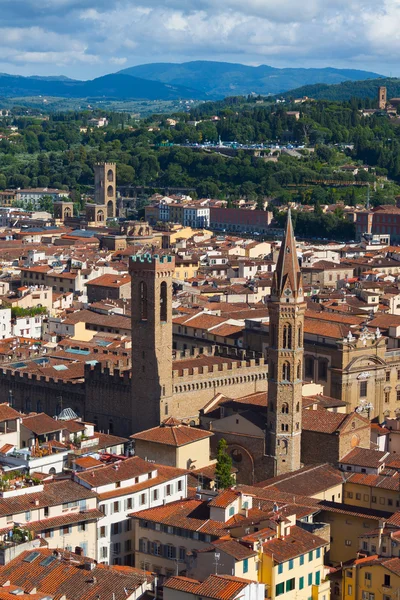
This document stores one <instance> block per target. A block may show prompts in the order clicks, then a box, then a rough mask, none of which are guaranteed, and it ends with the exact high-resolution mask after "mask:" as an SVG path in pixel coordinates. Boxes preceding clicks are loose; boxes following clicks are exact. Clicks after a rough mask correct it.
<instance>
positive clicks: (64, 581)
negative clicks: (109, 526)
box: [0, 548, 154, 600]
mask: <svg viewBox="0 0 400 600" xmlns="http://www.w3.org/2000/svg"><path fill="white" fill-rule="evenodd" d="M34 552H37V553H38V556H37V557H36V558H34V559H33V560H32V561H31V562H26V561H25V559H26V558H27V556H29V555H31V556H32V555H33V551H27V552H23V553H22V554H20V555H19V556H18V557H17V558H15V559H14V560H12V561H11V562H9V563H8V564H7V565H6V566H3V567H0V577H1V578H2V580H9V581H10V583H11V584H12V585H17V586H18V587H20V588H22V589H24V590H25V589H26V587H27V586H29V587H30V589H32V587H36V589H37V591H38V593H42V592H46V595H50V596H52V597H54V596H57V598H60V597H61V596H63V595H64V596H66V598H68V600H96V598H99V597H101V598H115V600H126V598H127V594H126V591H127V590H129V595H131V594H132V593H133V591H134V590H136V589H137V588H138V587H139V586H140V585H142V584H143V583H149V584H150V583H152V582H153V581H154V575H152V574H151V573H148V572H146V571H143V570H139V569H135V568H133V567H109V566H105V565H96V566H95V568H94V569H93V570H91V571H87V570H86V569H84V568H83V565H84V563H85V562H93V561H92V559H88V558H84V557H81V556H78V555H76V554H71V553H70V552H67V551H65V550H59V551H58V552H57V554H58V557H55V558H56V560H54V561H52V562H50V564H48V565H47V566H46V565H45V564H42V563H43V559H45V558H48V557H51V556H54V551H53V550H49V549H44V548H37V549H35V550H34ZM57 558H58V559H57ZM113 594H114V596H113Z"/></svg>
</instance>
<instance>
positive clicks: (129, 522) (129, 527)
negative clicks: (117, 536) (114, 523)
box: [124, 519, 132, 531]
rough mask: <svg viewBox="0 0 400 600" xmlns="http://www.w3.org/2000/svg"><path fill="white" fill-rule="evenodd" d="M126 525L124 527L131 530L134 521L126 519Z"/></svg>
mask: <svg viewBox="0 0 400 600" xmlns="http://www.w3.org/2000/svg"><path fill="white" fill-rule="evenodd" d="M124 523H125V526H124V529H125V531H131V530H132V521H131V520H130V519H126V521H124Z"/></svg>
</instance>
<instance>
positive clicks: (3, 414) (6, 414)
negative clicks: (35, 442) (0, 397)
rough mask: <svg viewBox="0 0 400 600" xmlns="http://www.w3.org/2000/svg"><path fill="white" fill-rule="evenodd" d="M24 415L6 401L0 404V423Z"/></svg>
mask: <svg viewBox="0 0 400 600" xmlns="http://www.w3.org/2000/svg"><path fill="white" fill-rule="evenodd" d="M22 416H23V415H21V413H19V412H18V411H16V410H14V409H13V408H11V406H9V405H8V404H7V403H6V402H4V403H3V404H0V423H2V422H3V421H12V420H13V419H18V418H21V417H22Z"/></svg>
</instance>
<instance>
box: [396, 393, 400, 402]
mask: <svg viewBox="0 0 400 600" xmlns="http://www.w3.org/2000/svg"><path fill="white" fill-rule="evenodd" d="M396 400H397V402H400V390H397V391H396Z"/></svg>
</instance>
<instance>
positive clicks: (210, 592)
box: [164, 575, 252, 600]
mask: <svg viewBox="0 0 400 600" xmlns="http://www.w3.org/2000/svg"><path fill="white" fill-rule="evenodd" d="M250 583H252V582H251V581H250V580H247V579H240V578H239V577H234V576H232V575H210V576H209V577H207V579H206V580H205V581H203V583H199V582H198V581H196V580H195V579H189V578H187V577H180V576H175V577H171V578H170V579H168V580H167V581H166V582H165V583H164V587H166V588H168V589H172V590H176V591H181V592H186V593H189V594H195V595H196V596H197V597H198V598H204V599H205V600H206V599H208V598H210V600H211V599H212V600H233V599H234V598H237V596H238V594H240V592H242V590H244V589H245V588H246V587H247V586H249V585H250Z"/></svg>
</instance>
